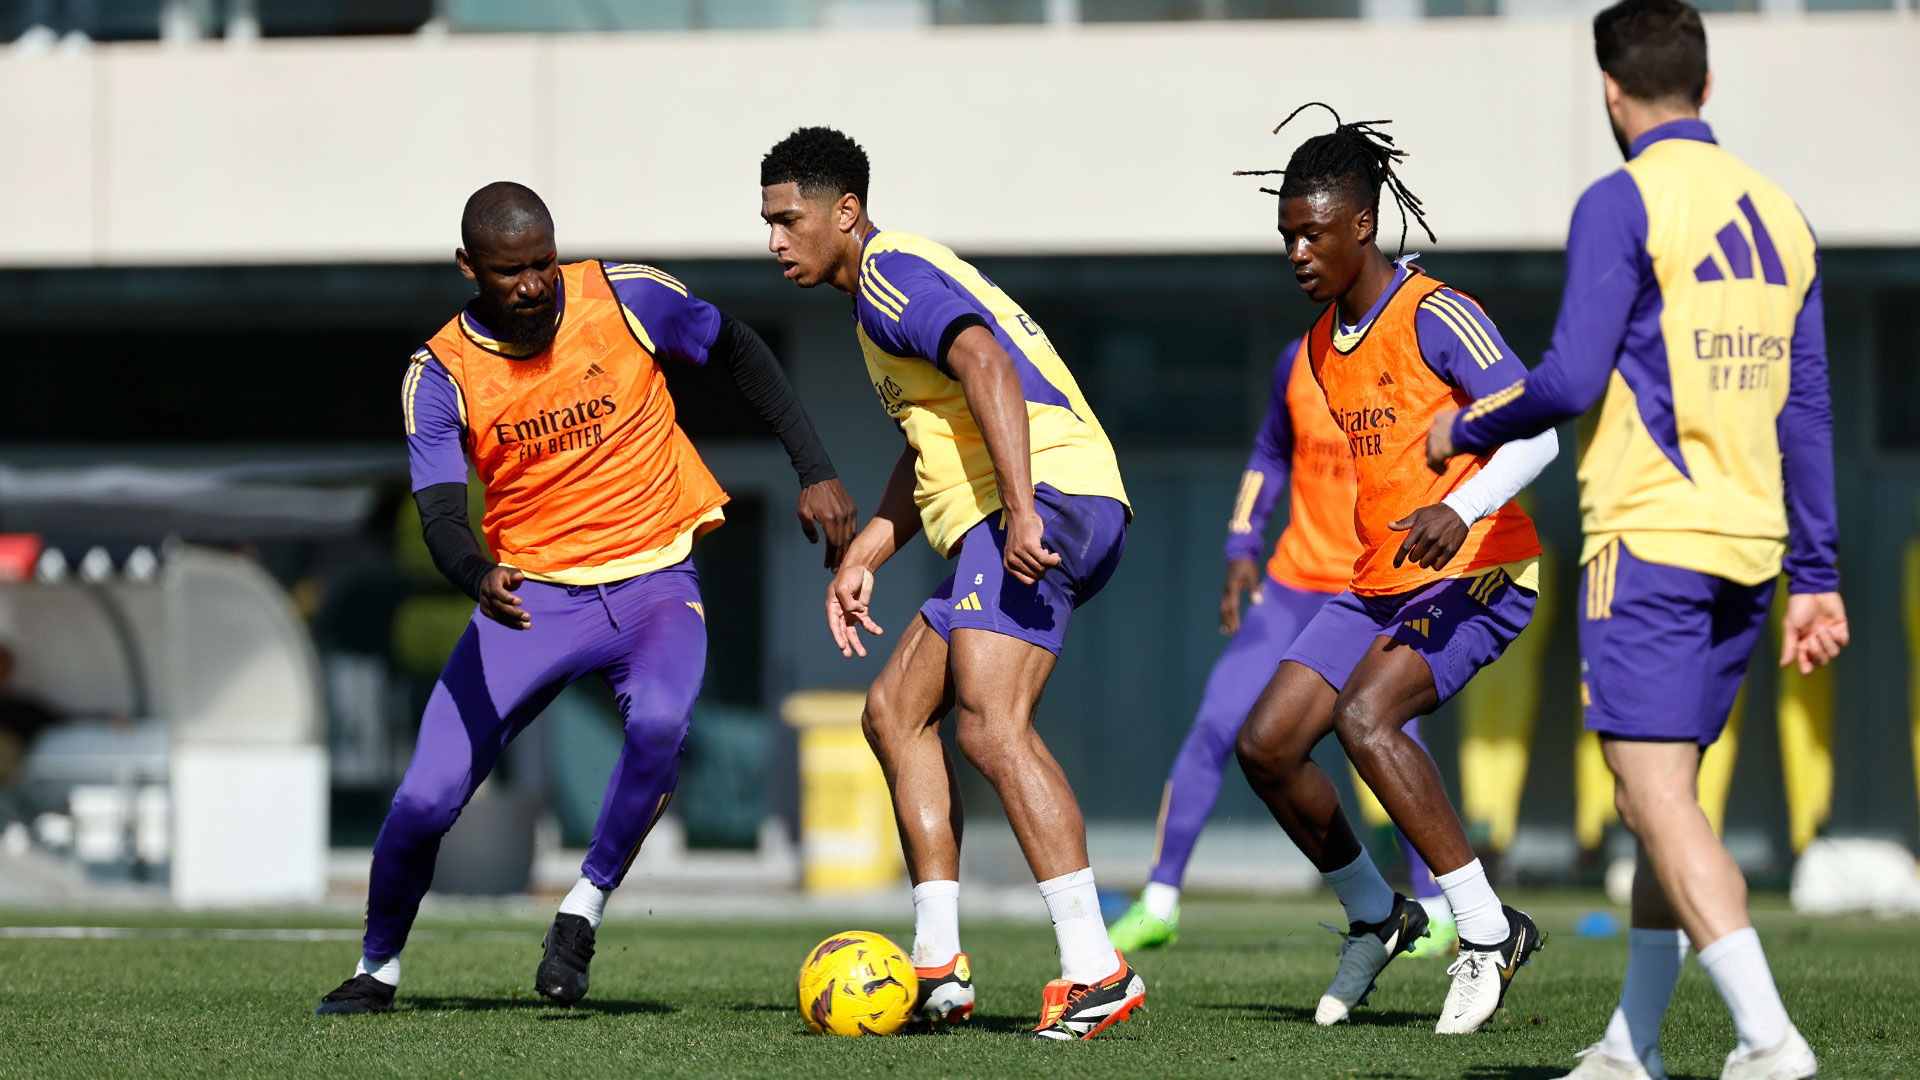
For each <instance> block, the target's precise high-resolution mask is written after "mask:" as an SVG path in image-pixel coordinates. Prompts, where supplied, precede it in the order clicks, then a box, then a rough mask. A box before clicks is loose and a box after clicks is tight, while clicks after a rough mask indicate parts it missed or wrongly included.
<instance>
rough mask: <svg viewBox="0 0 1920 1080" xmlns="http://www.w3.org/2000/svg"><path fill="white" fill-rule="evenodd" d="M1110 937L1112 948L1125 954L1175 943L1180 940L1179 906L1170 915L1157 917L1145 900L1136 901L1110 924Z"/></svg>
mask: <svg viewBox="0 0 1920 1080" xmlns="http://www.w3.org/2000/svg"><path fill="white" fill-rule="evenodd" d="M1107 936H1108V937H1110V938H1112V939H1113V947H1114V948H1116V949H1119V950H1120V951H1121V952H1123V953H1124V952H1133V951H1134V950H1136V949H1157V948H1160V947H1161V946H1163V945H1172V944H1173V943H1174V942H1176V941H1179V940H1180V908H1179V906H1178V905H1175V906H1174V909H1173V916H1172V917H1171V918H1167V919H1158V918H1155V917H1154V916H1153V914H1152V913H1150V912H1149V911H1147V904H1146V901H1144V900H1135V901H1134V902H1133V906H1132V907H1130V908H1128V909H1127V913H1126V914H1125V915H1122V916H1120V917H1119V918H1118V919H1115V920H1114V921H1113V925H1112V926H1109V927H1107Z"/></svg>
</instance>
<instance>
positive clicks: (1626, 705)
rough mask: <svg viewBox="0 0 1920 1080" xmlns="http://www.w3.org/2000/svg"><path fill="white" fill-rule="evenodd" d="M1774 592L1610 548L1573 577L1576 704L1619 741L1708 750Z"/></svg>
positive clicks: (1593, 726)
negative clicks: (1576, 600)
mask: <svg viewBox="0 0 1920 1080" xmlns="http://www.w3.org/2000/svg"><path fill="white" fill-rule="evenodd" d="M1773 590H1774V583H1773V582H1772V581H1765V582H1762V583H1760V584H1758V585H1740V584H1737V583H1735V582H1732V581H1728V580H1727V579H1725V578H1721V577H1715V576H1714V575H1712V574H1703V573H1701V572H1699V571H1698V570H1682V569H1680V568H1679V567H1677V566H1666V565H1664V564H1662V563H1651V562H1645V561H1643V560H1640V559H1636V558H1634V556H1633V553H1632V552H1630V551H1628V550H1627V546H1626V545H1625V544H1623V543H1621V542H1620V541H1619V540H1615V541H1613V542H1612V543H1610V544H1608V545H1607V546H1606V547H1603V548H1601V549H1600V551H1599V552H1598V553H1597V554H1595V555H1594V557H1593V558H1592V559H1589V560H1588V561H1587V565H1586V570H1585V572H1584V573H1582V574H1581V576H1580V700H1581V702H1582V703H1584V704H1585V705H1586V712H1587V727H1588V729H1589V730H1592V731H1597V732H1599V733H1600V734H1602V735H1608V736H1612V737H1614V738H1620V739H1643V740H1647V741H1659V742H1693V743H1698V744H1699V745H1701V746H1703V747H1704V746H1708V745H1711V744H1712V743H1713V741H1714V740H1715V739H1718V738H1719V737H1720V730H1721V729H1722V728H1724V727H1726V726H1727V714H1728V713H1730V712H1732V711H1733V699H1734V697H1735V696H1736V695H1738V694H1739V693H1740V680H1741V679H1743V678H1745V677H1746V674H1747V664H1748V662H1749V661H1750V660H1752V658H1753V649H1754V645H1755V644H1757V643H1758V640H1759V637H1760V629H1761V627H1763V626H1765V625H1766V622H1767V612H1768V610H1769V608H1770V607H1771V606H1772V602H1773Z"/></svg>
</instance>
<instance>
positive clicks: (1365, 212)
mask: <svg viewBox="0 0 1920 1080" xmlns="http://www.w3.org/2000/svg"><path fill="white" fill-rule="evenodd" d="M1377 224H1378V223H1377V222H1376V220H1375V218H1374V212H1373V208H1372V207H1368V206H1363V207H1361V208H1360V212H1359V213H1357V214H1355V215H1353V242H1354V243H1356V244H1358V245H1360V246H1361V247H1366V246H1367V245H1368V244H1371V243H1373V237H1374V233H1375V232H1377V231H1378V230H1377V228H1376V226H1377Z"/></svg>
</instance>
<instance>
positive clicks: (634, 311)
mask: <svg viewBox="0 0 1920 1080" xmlns="http://www.w3.org/2000/svg"><path fill="white" fill-rule="evenodd" d="M602 265H603V266H605V268H606V271H607V282H608V284H610V285H612V286H613V295H614V296H615V297H616V298H618V299H619V301H620V306H621V307H623V308H625V309H626V313H627V319H628V321H629V322H630V323H633V324H637V325H638V326H639V332H640V333H641V334H642V335H643V337H642V338H641V340H642V341H651V342H652V343H653V349H652V351H653V354H654V355H655V356H670V357H672V358H673V359H675V360H680V361H683V362H685V363H689V364H694V365H702V364H705V363H706V362H707V350H708V349H709V348H711V347H712V346H713V339H714V338H715V337H716V336H718V335H719V333H720V311H719V309H718V308H715V307H714V306H713V305H712V304H709V303H707V302H706V301H705V300H702V299H700V298H699V297H697V296H694V295H693V294H691V293H689V292H688V291H687V287H686V286H685V285H682V284H680V282H679V281H678V280H676V279H675V278H674V277H673V275H671V274H669V273H667V272H666V271H664V270H656V269H654V268H653V267H651V266H642V265H640V264H639V263H604V264H602Z"/></svg>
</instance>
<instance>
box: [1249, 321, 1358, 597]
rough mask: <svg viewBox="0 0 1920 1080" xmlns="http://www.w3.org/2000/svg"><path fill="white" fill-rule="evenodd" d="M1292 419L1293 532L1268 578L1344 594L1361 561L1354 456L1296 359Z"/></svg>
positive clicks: (1276, 552)
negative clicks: (1356, 531) (1355, 525)
mask: <svg viewBox="0 0 1920 1080" xmlns="http://www.w3.org/2000/svg"><path fill="white" fill-rule="evenodd" d="M1305 351H1306V349H1305V346H1302V348H1301V352H1302V353H1303V354H1304V353H1305ZM1287 416H1288V418H1289V419H1290V420H1292V421H1293V469H1292V479H1291V480H1289V481H1288V494H1287V506H1288V510H1287V527H1286V529H1285V530H1284V531H1282V532H1281V533H1280V541H1279V543H1277V544H1275V545H1274V546H1273V558H1271V559H1268V560H1267V574H1268V576H1270V577H1272V578H1273V579H1274V580H1275V581H1278V582H1280V583H1281V584H1283V585H1290V586H1292V587H1294V588H1296V589H1304V590H1306V591H1308V592H1339V591H1341V590H1342V589H1345V588H1346V587H1347V583H1348V582H1349V581H1352V580H1353V568H1354V563H1356V562H1358V561H1359V558H1360V538H1359V537H1357V536H1355V535H1354V534H1353V500H1354V481H1353V455H1352V454H1350V453H1348V451H1347V437H1346V435H1344V434H1342V433H1341V431H1340V429H1339V428H1338V427H1335V426H1334V423H1333V417H1332V416H1330V415H1329V414H1328V412H1327V398H1326V395H1325V394H1322V393H1321V392H1320V384H1319V383H1318V382H1315V381H1314V378H1313V368H1312V365H1310V364H1308V363H1307V362H1306V357H1305V356H1304V355H1301V356H1296V357H1295V358H1294V361H1293V370H1292V371H1291V372H1289V373H1288V375H1287Z"/></svg>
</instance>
